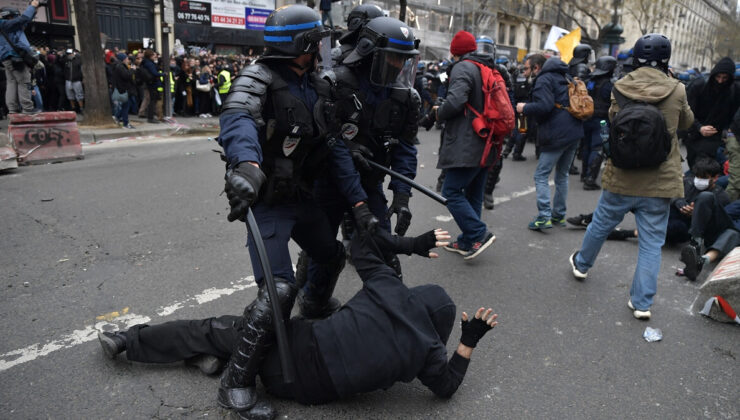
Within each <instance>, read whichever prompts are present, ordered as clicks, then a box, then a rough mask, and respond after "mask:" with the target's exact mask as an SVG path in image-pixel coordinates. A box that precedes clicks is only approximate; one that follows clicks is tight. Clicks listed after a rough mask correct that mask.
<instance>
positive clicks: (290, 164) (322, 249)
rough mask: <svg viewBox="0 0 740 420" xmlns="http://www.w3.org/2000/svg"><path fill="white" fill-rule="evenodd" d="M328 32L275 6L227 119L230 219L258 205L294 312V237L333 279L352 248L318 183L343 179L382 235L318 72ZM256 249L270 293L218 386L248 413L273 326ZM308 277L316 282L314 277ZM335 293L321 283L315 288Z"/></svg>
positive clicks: (295, 8)
mask: <svg viewBox="0 0 740 420" xmlns="http://www.w3.org/2000/svg"><path fill="white" fill-rule="evenodd" d="M328 35H329V31H328V30H324V29H323V26H322V24H321V18H320V17H319V14H318V13H316V12H315V11H314V10H312V9H309V8H308V7H306V6H302V5H290V6H285V7H281V8H279V9H277V10H275V11H274V12H273V13H272V14H271V15H270V16H269V17H268V18H267V21H266V22H265V31H264V40H265V47H266V48H265V52H264V54H263V56H262V57H261V58H260V59H258V60H257V62H256V63H255V64H253V65H250V66H248V67H246V68H244V70H242V72H241V73H240V74H239V76H238V77H237V78H236V79H235V80H234V82H233V84H232V86H231V91H230V93H229V95H228V97H227V98H226V100H225V101H224V104H223V113H222V114H221V119H220V123H221V133H220V136H219V144H220V145H221V146H222V147H223V149H224V153H225V158H226V161H227V172H226V187H225V190H226V194H227V197H228V199H229V204H230V206H231V212H230V213H229V215H228V219H229V221H234V220H237V219H238V220H241V221H244V220H245V217H246V213H247V211H248V210H249V208H250V207H251V209H252V211H253V213H254V216H255V218H256V220H257V223H258V224H259V227H260V233H261V236H262V241H263V242H264V245H265V248H266V250H267V254H268V257H269V262H270V266H271V270H272V272H273V274H274V277H275V283H276V288H277V291H278V295H279V299H280V302H279V304H280V307H281V308H282V311H283V316H284V317H286V318H287V317H288V315H289V314H290V309H291V307H292V306H293V302H294V300H295V297H296V293H297V291H298V289H300V288H301V286H302V285H301V284H296V283H295V278H294V274H293V267H292V264H291V260H290V254H289V252H288V241H289V240H290V239H291V238H292V239H293V240H295V241H296V243H298V245H299V246H300V247H301V248H302V249H303V250H305V252H306V253H307V254H308V255H309V256H310V257H311V258H313V259H314V260H315V261H316V262H317V263H319V264H321V267H322V269H324V270H325V271H327V272H330V273H325V274H324V279H326V278H328V277H331V276H332V275H333V274H334V273H336V275H337V276H338V273H339V271H340V270H341V268H338V267H340V266H343V265H344V260H345V256H344V247H343V246H342V245H341V243H340V242H338V241H336V235H335V231H332V229H331V227H330V225H329V221H328V219H327V218H326V215H325V213H324V212H323V211H321V209H320V208H319V206H318V205H317V204H316V202H315V200H314V197H313V191H314V184H315V182H316V180H317V179H319V178H321V177H322V176H325V177H331V178H333V179H335V180H336V183H337V190H338V191H339V192H340V193H341V194H342V196H343V199H344V200H346V201H347V202H348V203H351V205H352V212H353V214H354V218H355V222H356V224H357V228H358V229H360V230H368V231H372V230H374V226H375V225H376V224H377V219H376V218H375V217H374V216H372V214H371V213H370V210H369V208H368V206H367V204H366V203H365V201H366V199H367V195H366V194H365V192H364V191H363V190H362V187H361V186H360V179H359V176H358V175H357V172H356V170H355V168H354V166H353V165H352V158H351V156H350V154H349V151H348V150H347V148H346V146H345V145H344V143H343V142H341V141H340V140H337V139H335V138H333V137H332V136H331V135H330V134H331V133H330V132H329V131H330V130H329V129H328V127H329V124H331V117H332V116H331V115H330V113H329V112H328V111H327V110H329V109H331V106H330V101H329V99H330V98H329V94H330V87H329V85H328V83H326V82H325V81H322V80H321V79H320V78H319V77H318V76H317V75H316V74H315V73H314V72H313V68H314V65H315V63H316V58H317V54H318V50H319V43H320V41H321V39H322V38H325V37H327V36H328ZM248 247H249V254H250V258H251V261H252V267H253V271H254V276H255V279H256V281H257V283H258V284H259V285H260V290H259V292H258V294H257V299H256V300H255V301H254V302H253V303H252V304H251V305H249V306H247V308H246V309H245V311H244V317H245V320H244V322H243V323H240V327H239V329H238V334H239V338H238V339H237V340H236V342H237V344H236V347H235V348H234V351H233V354H232V356H231V359H230V360H229V363H228V364H227V367H226V370H225V371H224V373H223V375H222V376H221V381H220V387H219V392H218V402H219V404H220V405H221V406H223V407H225V408H229V409H233V410H235V411H237V412H241V413H245V415H246V416H248V413H249V410H250V409H251V408H253V407H254V405H255V404H256V403H257V395H256V391H255V377H256V374H257V370H258V367H259V365H260V363H261V360H262V358H263V356H264V354H265V352H266V349H267V344H268V342H269V341H270V340H271V338H270V336H271V334H272V329H273V322H272V309H271V306H270V303H269V300H268V297H267V292H266V290H265V287H263V283H264V282H263V279H264V273H263V270H262V267H261V266H260V264H259V259H258V255H257V251H256V246H255V238H254V237H253V232H249V236H248ZM305 280H306V281H307V282H312V281H313V279H312V278H311V276H308V278H306V279H305ZM325 289H326V287H325V285H313V287H311V288H309V291H314V292H316V293H321V292H322V291H323V290H325ZM322 298H326V299H328V298H329V296H323V295H322Z"/></svg>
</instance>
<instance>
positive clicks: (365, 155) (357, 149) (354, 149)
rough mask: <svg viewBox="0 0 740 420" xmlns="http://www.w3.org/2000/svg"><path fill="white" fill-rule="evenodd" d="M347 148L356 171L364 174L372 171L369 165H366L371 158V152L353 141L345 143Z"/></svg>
mask: <svg viewBox="0 0 740 420" xmlns="http://www.w3.org/2000/svg"><path fill="white" fill-rule="evenodd" d="M347 148H348V149H349V153H350V154H351V155H352V160H353V161H354V162H355V167H356V168H357V169H359V170H361V171H366V172H369V171H370V170H372V168H371V167H370V164H369V163H367V161H368V159H372V158H373V152H371V151H370V149H368V148H367V147H365V146H363V145H361V144H359V143H356V142H353V141H348V142H347Z"/></svg>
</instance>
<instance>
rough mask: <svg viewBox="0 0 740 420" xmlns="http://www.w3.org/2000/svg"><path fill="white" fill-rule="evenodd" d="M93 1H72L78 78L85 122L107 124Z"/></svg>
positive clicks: (105, 84) (106, 97) (106, 98)
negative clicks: (79, 61)
mask: <svg viewBox="0 0 740 420" xmlns="http://www.w3.org/2000/svg"><path fill="white" fill-rule="evenodd" d="M95 3H96V0H77V1H75V2H74V8H75V16H76V18H77V34H78V35H79V37H80V45H82V51H81V52H80V54H81V56H82V80H83V85H84V88H85V111H84V124H85V125H110V124H111V115H112V113H111V108H110V97H109V94H108V80H107V79H106V77H105V61H104V60H103V49H102V48H101V46H100V29H99V26H98V17H97V15H96V14H95Z"/></svg>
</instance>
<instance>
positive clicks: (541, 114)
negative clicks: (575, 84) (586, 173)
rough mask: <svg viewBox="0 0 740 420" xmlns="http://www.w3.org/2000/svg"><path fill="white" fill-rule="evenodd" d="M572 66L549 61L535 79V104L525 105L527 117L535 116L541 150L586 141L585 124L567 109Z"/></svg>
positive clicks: (554, 59) (552, 60)
mask: <svg viewBox="0 0 740 420" xmlns="http://www.w3.org/2000/svg"><path fill="white" fill-rule="evenodd" d="M567 73H568V65H567V64H565V63H563V61H562V60H560V59H559V58H557V57H552V58H549V59H548V60H547V61H545V64H544V65H543V66H542V70H540V72H539V73H538V74H537V77H536V78H535V79H534V84H533V87H532V101H531V102H529V103H527V104H526V105H524V115H526V116H533V117H534V118H535V120H536V121H537V124H538V131H537V142H538V144H539V146H540V150H542V151H543V152H548V151H552V150H559V149H562V148H564V147H566V146H569V145H571V144H573V143H576V142H578V140H580V139H581V138H583V122H581V120H579V119H577V118H575V117H573V116H572V115H570V113H569V112H568V111H566V110H565V109H560V108H556V107H555V104H560V105H562V107H563V108H565V107H567V106H569V105H570V100H569V98H568V81H567V80H566V78H565V75H566V74H567Z"/></svg>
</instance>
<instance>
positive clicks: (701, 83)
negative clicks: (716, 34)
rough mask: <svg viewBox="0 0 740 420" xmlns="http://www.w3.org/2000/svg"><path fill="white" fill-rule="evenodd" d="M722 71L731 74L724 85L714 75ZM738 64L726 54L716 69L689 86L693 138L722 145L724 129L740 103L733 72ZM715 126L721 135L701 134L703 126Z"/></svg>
mask: <svg viewBox="0 0 740 420" xmlns="http://www.w3.org/2000/svg"><path fill="white" fill-rule="evenodd" d="M718 73H727V74H728V75H729V78H728V79H727V81H726V82H725V83H723V84H721V85H720V84H718V83H717V81H715V80H714V76H716V75H717V74H718ZM734 74H735V63H734V62H733V61H732V60H731V59H730V58H729V57H725V58H723V59H721V60H719V62H717V64H716V65H715V66H714V68H712V72H711V73H710V74H709V77H698V78H696V79H694V81H693V82H691V84H690V85H689V87H688V88H687V96H688V101H689V106H690V107H691V111H692V112H693V113H694V124H693V125H692V126H691V129H690V134H691V135H692V139H693V140H710V141H713V142H715V143H716V144H717V146H719V145H720V144H721V139H722V130H726V129H727V128H728V127H729V126H730V123H732V118H733V116H734V115H735V112H736V111H737V109H738V106H740V89H738V88H737V86H735V81H734V80H733V75H734ZM705 125H711V126H713V127H714V128H716V129H717V134H715V135H713V136H710V137H704V136H702V135H701V134H700V133H699V129H700V128H701V127H702V126H705Z"/></svg>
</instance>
